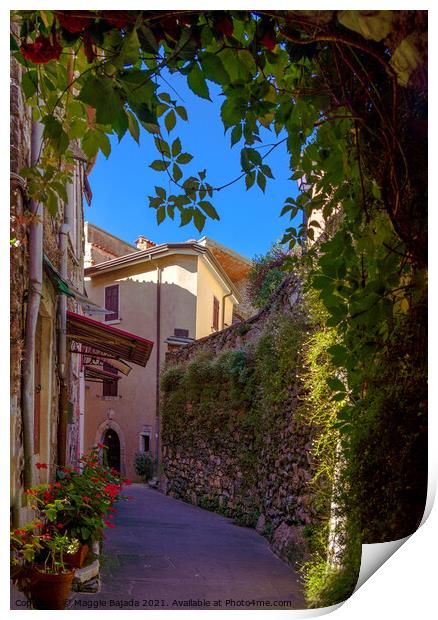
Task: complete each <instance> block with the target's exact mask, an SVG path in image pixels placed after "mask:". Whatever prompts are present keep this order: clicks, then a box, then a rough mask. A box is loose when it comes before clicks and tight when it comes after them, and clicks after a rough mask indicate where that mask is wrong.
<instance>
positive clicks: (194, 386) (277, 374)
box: [162, 277, 323, 564]
mask: <svg viewBox="0 0 438 620" xmlns="http://www.w3.org/2000/svg"><path fill="white" fill-rule="evenodd" d="M306 326H307V323H306V316H305V313H304V310H303V306H302V303H301V296H300V287H299V283H298V282H297V281H296V279H295V278H293V277H289V278H287V279H286V280H285V281H284V282H283V284H282V285H281V287H280V288H279V289H278V291H277V292H276V294H275V295H274V296H273V297H272V299H271V301H270V303H269V304H268V305H267V306H266V307H264V308H263V309H262V310H261V311H260V312H259V313H258V314H257V315H256V316H254V317H252V318H251V319H249V320H247V321H245V322H243V323H239V324H235V325H232V326H231V327H229V328H228V329H225V330H223V331H221V332H217V333H215V334H213V335H211V336H208V337H206V338H203V339H201V340H198V341H196V342H195V343H193V344H191V345H188V346H186V347H184V348H183V349H181V350H179V351H176V352H172V353H169V354H168V355H167V363H166V369H165V371H164V373H163V375H162V417H163V436H162V440H163V451H162V454H163V468H164V486H165V489H164V490H165V491H166V492H167V493H168V494H169V495H171V496H173V497H176V498H180V499H183V500H185V501H188V502H191V503H193V504H197V505H199V506H202V507H205V508H208V509H211V510H216V511H219V512H222V513H224V514H226V515H228V516H230V517H233V518H234V519H235V520H236V521H237V522H238V523H240V524H242V525H249V526H252V527H256V529H257V531H258V532H260V533H262V534H263V535H265V536H266V537H267V538H268V539H269V540H270V541H271V543H272V546H273V549H274V551H276V552H277V553H278V554H279V555H280V556H281V557H283V559H285V560H287V561H289V562H290V563H291V564H296V563H298V564H300V563H301V562H302V561H303V560H304V559H306V557H307V549H306V541H305V531H306V526H311V525H312V524H314V523H316V522H318V521H319V520H320V518H322V517H323V515H319V514H318V512H317V510H316V507H315V506H314V502H313V495H312V487H311V485H310V484H309V483H310V481H311V479H312V474H313V465H312V458H311V447H312V435H313V429H312V428H310V427H309V426H308V424H307V423H306V422H305V418H304V417H303V416H302V415H301V414H300V411H299V410H300V396H302V385H301V380H300V372H301V371H300V365H299V360H300V346H301V345H302V342H303V337H304V334H305V332H306Z"/></svg>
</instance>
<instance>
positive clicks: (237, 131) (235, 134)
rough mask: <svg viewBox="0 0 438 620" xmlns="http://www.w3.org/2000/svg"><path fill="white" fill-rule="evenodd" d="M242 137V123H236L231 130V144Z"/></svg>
mask: <svg viewBox="0 0 438 620" xmlns="http://www.w3.org/2000/svg"><path fill="white" fill-rule="evenodd" d="M241 138H242V125H241V124H240V123H239V125H236V126H235V127H233V130H232V132H231V146H234V145H235V144H237V142H239V141H240V140H241Z"/></svg>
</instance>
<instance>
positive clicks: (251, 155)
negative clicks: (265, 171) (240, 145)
mask: <svg viewBox="0 0 438 620" xmlns="http://www.w3.org/2000/svg"><path fill="white" fill-rule="evenodd" d="M246 150H247V152H248V159H249V160H250V161H252V162H253V163H254V164H255V165H256V166H261V165H262V156H261V155H260V153H259V152H258V151H256V150H255V149H246Z"/></svg>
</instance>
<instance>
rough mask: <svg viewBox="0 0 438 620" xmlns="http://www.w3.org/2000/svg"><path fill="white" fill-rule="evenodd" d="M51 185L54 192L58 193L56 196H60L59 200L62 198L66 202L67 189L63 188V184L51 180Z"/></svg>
mask: <svg viewBox="0 0 438 620" xmlns="http://www.w3.org/2000/svg"><path fill="white" fill-rule="evenodd" d="M51 185H52V187H53V189H54V190H55V192H56V193H57V194H58V196H59V197H60V198H61V200H63V201H64V202H68V195H67V190H66V189H65V187H64V185H63V184H62V183H60V182H59V181H52V184H51Z"/></svg>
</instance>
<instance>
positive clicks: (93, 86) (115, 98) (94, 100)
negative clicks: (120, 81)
mask: <svg viewBox="0 0 438 620" xmlns="http://www.w3.org/2000/svg"><path fill="white" fill-rule="evenodd" d="M114 86H115V84H114V82H113V80H111V79H110V78H105V77H91V78H89V79H88V80H87V81H86V82H85V84H84V85H83V87H82V89H81V92H80V93H79V95H78V99H80V101H83V102H84V103H87V104H88V105H90V106H91V107H92V108H94V109H95V110H96V122H97V123H100V124H102V125H112V124H113V123H114V121H115V120H116V119H117V116H118V114H119V113H120V109H121V108H122V102H121V100H120V97H119V95H118V93H117V91H116V90H115V88H114ZM134 111H135V110H134ZM137 116H138V115H137Z"/></svg>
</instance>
